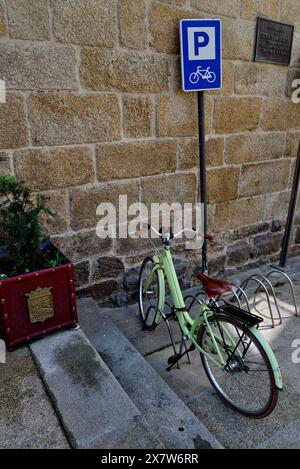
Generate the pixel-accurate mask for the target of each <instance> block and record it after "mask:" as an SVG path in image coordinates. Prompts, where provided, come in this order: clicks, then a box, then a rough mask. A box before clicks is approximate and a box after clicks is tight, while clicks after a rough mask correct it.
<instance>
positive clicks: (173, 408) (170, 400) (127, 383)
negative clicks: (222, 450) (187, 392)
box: [79, 302, 220, 449]
mask: <svg viewBox="0 0 300 469" xmlns="http://www.w3.org/2000/svg"><path fill="white" fill-rule="evenodd" d="M81 308H82V309H81ZM80 310H81V311H82V315H80V322H81V324H82V327H83V330H84V331H85V333H86V334H87V335H88V336H89V337H90V340H91V341H92V343H93V344H94V346H95V347H96V349H97V350H98V352H99V353H100V355H101V356H102V357H103V359H104V360H105V361H106V363H107V364H108V366H109V367H110V369H111V371H112V372H113V374H114V375H115V376H116V377H117V379H118V381H119V382H120V384H121V385H122V387H123V389H125V391H126V392H127V393H128V395H129V396H130V398H131V399H132V400H133V402H134V403H135V405H136V406H137V408H138V409H139V410H140V412H141V414H142V415H143V416H144V418H145V420H146V421H147V423H148V425H149V427H150V428H151V429H152V430H153V431H154V433H156V434H157V435H158V437H159V438H160V440H161V441H162V442H163V443H164V444H165V445H166V446H167V447H168V448H178V447H180V448H195V447H197V448H198V449H200V448H210V447H215V448H218V447H220V446H219V445H218V443H217V442H216V441H215V439H214V438H213V437H212V436H211V435H210V434H208V433H207V432H206V429H205V428H204V427H203V426H202V425H201V423H200V422H198V421H197V420H196V419H194V416H193V415H192V414H190V413H189V411H188V409H187V408H186V406H185V405H184V404H183V403H182V401H181V400H180V399H179V398H178V397H177V396H176V394H175V393H173V392H172V390H171V389H170V388H169V387H168V386H167V385H166V383H165V382H164V381H163V380H162V379H161V378H160V377H159V375H158V374H157V373H156V372H155V371H154V370H153V369H152V368H151V367H150V365H149V364H148V363H147V362H146V361H145V360H144V359H143V357H142V356H141V355H140V354H139V353H138V352H137V351H136V349H135V348H134V347H133V346H132V345H131V344H130V342H129V341H128V340H127V339H126V337H125V336H124V335H123V334H122V333H121V332H120V331H119V330H118V329H117V328H116V327H115V326H114V324H113V323H112V321H110V319H109V317H108V316H107V317H106V318H105V317H102V318H101V316H100V314H99V310H97V308H95V304H92V303H88V302H85V303H83V304H81V305H79V311H80ZM87 311H88V312H87ZM79 314H80V313H79ZM100 324H101V333H100V334H99V333H98V331H100V328H99V326H100ZM96 330H97V333H95V331H96ZM146 383H147V384H146ZM145 384H146V387H147V389H148V393H147V398H145ZM161 421H163V422H164V425H161ZM180 427H183V428H184V431H182V432H181V431H180V430H179V429H180Z"/></svg>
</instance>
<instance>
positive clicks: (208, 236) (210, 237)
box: [145, 224, 213, 241]
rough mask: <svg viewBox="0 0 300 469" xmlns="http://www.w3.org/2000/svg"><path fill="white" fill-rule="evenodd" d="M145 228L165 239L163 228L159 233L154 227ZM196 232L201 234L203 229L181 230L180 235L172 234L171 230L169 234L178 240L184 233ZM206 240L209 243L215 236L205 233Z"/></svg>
mask: <svg viewBox="0 0 300 469" xmlns="http://www.w3.org/2000/svg"><path fill="white" fill-rule="evenodd" d="M145 227H147V228H148V230H152V231H154V233H155V234H157V235H158V236H160V237H161V238H162V237H163V233H162V228H160V230H159V231H157V230H156V229H155V228H154V226H152V225H149V224H148V225H145ZM188 231H189V232H191V231H193V232H195V233H196V234H197V233H200V232H201V229H200V228H184V229H183V230H180V231H178V233H172V231H171V230H170V231H169V233H170V237H171V238H172V239H173V238H177V237H178V236H180V235H182V234H183V233H185V232H188ZM204 239H207V240H208V241H212V240H213V236H212V235H209V234H208V233H204Z"/></svg>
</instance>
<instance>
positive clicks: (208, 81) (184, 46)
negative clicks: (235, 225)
mask: <svg viewBox="0 0 300 469" xmlns="http://www.w3.org/2000/svg"><path fill="white" fill-rule="evenodd" d="M180 51H181V76H182V88H183V90H184V91H187V92H189V91H197V93H198V128H199V171H200V174H199V176H200V202H201V204H202V207H203V210H204V214H203V218H204V227H203V231H204V233H206V232H207V228H208V220H207V204H206V157H205V96H204V91H205V90H216V89H219V88H221V87H222V28H221V20H219V19H213V20H207V19H203V20H202V19H184V20H181V21H180ZM202 271H203V272H207V271H208V260H207V240H206V239H204V243H203V247H202Z"/></svg>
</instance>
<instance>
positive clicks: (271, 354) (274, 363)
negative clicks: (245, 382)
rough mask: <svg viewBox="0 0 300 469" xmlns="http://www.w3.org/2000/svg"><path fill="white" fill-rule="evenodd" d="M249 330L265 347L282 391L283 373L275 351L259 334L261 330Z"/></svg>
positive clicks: (252, 328) (276, 380) (254, 328)
mask: <svg viewBox="0 0 300 469" xmlns="http://www.w3.org/2000/svg"><path fill="white" fill-rule="evenodd" d="M249 330H250V331H251V332H252V334H253V335H254V336H255V337H256V338H257V340H258V341H259V343H260V344H261V346H262V347H263V349H264V351H265V352H266V354H267V356H268V359H269V360H270V363H271V365H272V370H273V374H274V379H275V384H276V387H277V388H278V389H279V390H280V391H282V388H283V382H282V376H281V371H280V368H279V365H278V362H277V360H276V357H275V355H274V352H273V350H272V349H271V347H270V345H269V344H268V342H267V341H266V340H265V338H264V336H263V335H262V334H261V333H260V332H259V330H258V329H257V328H256V327H255V326H254V327H251V328H249Z"/></svg>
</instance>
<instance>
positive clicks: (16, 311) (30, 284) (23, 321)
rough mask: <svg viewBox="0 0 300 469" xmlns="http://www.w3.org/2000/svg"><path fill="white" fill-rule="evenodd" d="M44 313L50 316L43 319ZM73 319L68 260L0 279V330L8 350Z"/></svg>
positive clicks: (71, 275)
mask: <svg viewBox="0 0 300 469" xmlns="http://www.w3.org/2000/svg"><path fill="white" fill-rule="evenodd" d="M37 289H41V290H37ZM43 289H44V290H43ZM45 313H46V316H47V315H48V316H49V315H51V317H48V318H47V319H45V320H43V315H45ZM41 316H42V320H39V321H38V322H35V321H36V319H37V317H38V319H41ZM76 323H77V309H76V295H75V286H74V267H73V265H72V264H71V263H68V264H65V265H61V266H59V267H56V268H53V269H52V268H50V269H45V270H40V271H37V272H33V273H30V274H24V275H19V276H18V277H12V278H9V279H7V280H2V281H0V330H1V335H2V337H3V338H4V340H5V342H6V345H7V348H8V350H12V349H13V348H14V347H16V346H17V345H19V344H22V343H24V342H27V341H29V340H32V339H37V338H39V337H42V336H43V335H45V334H49V333H50V332H54V331H57V330H59V329H62V328H70V327H72V326H75V325H76Z"/></svg>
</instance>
